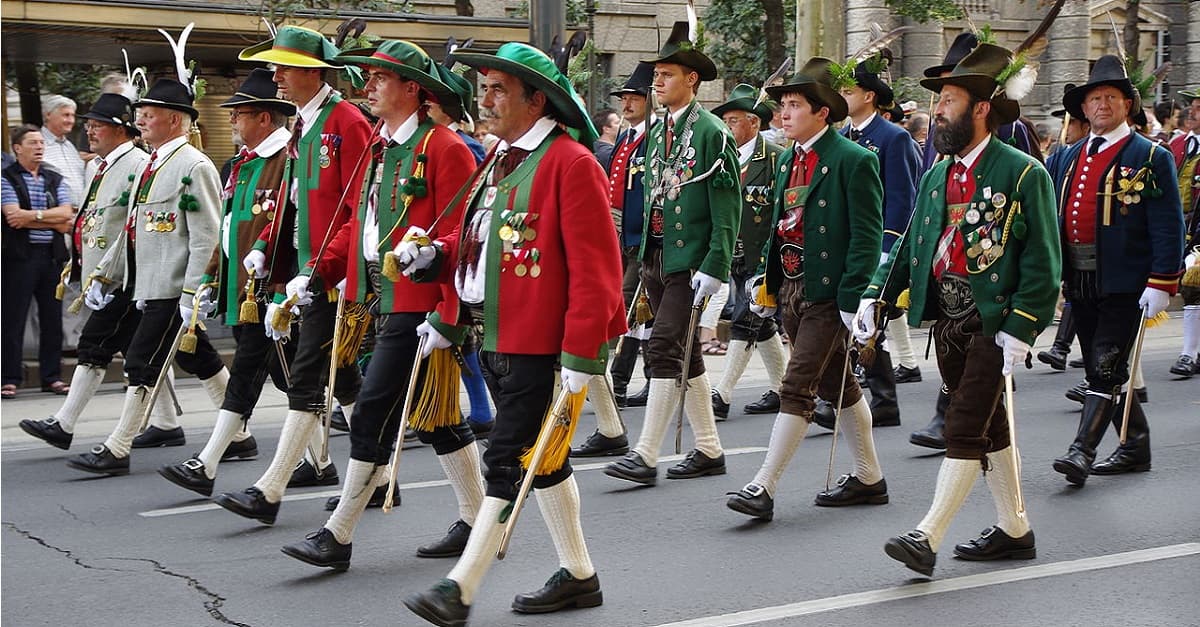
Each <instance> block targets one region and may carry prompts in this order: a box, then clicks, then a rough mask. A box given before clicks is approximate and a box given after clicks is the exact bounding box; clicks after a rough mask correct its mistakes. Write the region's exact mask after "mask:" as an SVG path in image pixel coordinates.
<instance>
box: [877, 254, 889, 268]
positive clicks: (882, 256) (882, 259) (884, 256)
mask: <svg viewBox="0 0 1200 627" xmlns="http://www.w3.org/2000/svg"><path fill="white" fill-rule="evenodd" d="M887 260H888V253H879V265H881V266H882V265H883V263H884V262H885V261H887Z"/></svg>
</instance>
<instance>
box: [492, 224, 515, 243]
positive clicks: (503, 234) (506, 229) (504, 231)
mask: <svg viewBox="0 0 1200 627" xmlns="http://www.w3.org/2000/svg"><path fill="white" fill-rule="evenodd" d="M496 234H497V235H499V236H500V239H502V240H504V241H506V242H507V241H509V238H511V237H512V236H513V228H512V227H511V226H509V225H507V224H505V225H504V226H502V227H500V230H499V231H497V233H496Z"/></svg>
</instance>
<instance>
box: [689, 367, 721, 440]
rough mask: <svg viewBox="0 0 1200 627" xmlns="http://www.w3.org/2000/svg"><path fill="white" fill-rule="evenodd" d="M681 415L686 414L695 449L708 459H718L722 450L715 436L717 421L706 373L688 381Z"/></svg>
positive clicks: (718, 438)
mask: <svg viewBox="0 0 1200 627" xmlns="http://www.w3.org/2000/svg"><path fill="white" fill-rule="evenodd" d="M683 413H685V414H687V419H688V424H689V425H691V427H692V436H693V437H694V438H695V439H696V448H697V449H699V451H700V452H701V453H704V454H705V455H707V456H708V457H710V458H713V459H716V458H717V457H720V456H721V454H722V453H723V452H724V450H723V449H722V448H721V438H720V436H718V435H717V419H716V416H714V415H713V408H712V388H711V387H709V383H708V373H704V374H702V375H700V376H698V377H692V378H691V379H689V380H688V389H687V397H686V398H685V399H684V412H683Z"/></svg>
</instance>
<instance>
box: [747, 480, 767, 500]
mask: <svg viewBox="0 0 1200 627" xmlns="http://www.w3.org/2000/svg"><path fill="white" fill-rule="evenodd" d="M766 490H767V489H766V488H764V487H762V486H760V485H758V484H757V483H747V484H746V487H744V488H742V492H743V493H744V494H745V495H746V496H749V497H750V498H758V497H759V496H762V493H763V492H766Z"/></svg>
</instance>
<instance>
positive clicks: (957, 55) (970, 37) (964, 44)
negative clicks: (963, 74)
mask: <svg viewBox="0 0 1200 627" xmlns="http://www.w3.org/2000/svg"><path fill="white" fill-rule="evenodd" d="M978 45H979V38H978V37H976V36H975V33H972V32H970V31H968V32H965V33H959V34H958V37H955V38H954V43H952V44H950V49H949V50H947V51H946V56H945V57H944V58H943V59H942V64H941V65H935V66H933V67H931V68H926V69H925V77H926V78H937V77H938V76H941V75H942V74H944V73H946V72H949V71H950V70H953V69H954V66H956V65H958V62H959V61H962V60H963V57H965V56H967V55H968V54H969V53H970V52H971V51H972V50H974V49H975V47H976V46H978Z"/></svg>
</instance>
